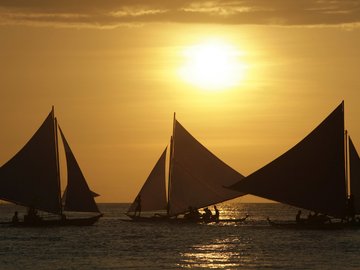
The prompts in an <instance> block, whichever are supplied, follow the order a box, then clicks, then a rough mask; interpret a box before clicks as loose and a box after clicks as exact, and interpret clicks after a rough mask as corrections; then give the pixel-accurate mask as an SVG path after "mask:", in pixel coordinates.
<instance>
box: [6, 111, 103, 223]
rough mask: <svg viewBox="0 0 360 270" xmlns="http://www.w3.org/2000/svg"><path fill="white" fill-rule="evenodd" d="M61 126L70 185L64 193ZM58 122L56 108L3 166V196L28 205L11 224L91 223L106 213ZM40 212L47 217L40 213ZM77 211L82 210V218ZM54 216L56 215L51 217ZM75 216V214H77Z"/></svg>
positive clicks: (13, 201)
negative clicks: (25, 211) (60, 155)
mask: <svg viewBox="0 0 360 270" xmlns="http://www.w3.org/2000/svg"><path fill="white" fill-rule="evenodd" d="M58 129H59V131H60V135H61V139H62V142H63V146H64V151H65V160H66V166H67V187H66V189H65V190H66V194H64V195H65V196H63V197H62V196H61V184H60V183H61V181H60V162H59V140H58ZM96 195H98V194H96V193H94V192H92V191H91V190H90V188H89V186H88V184H87V182H86V179H85V177H84V175H83V173H82V171H81V169H80V167H79V164H78V162H77V161H76V159H75V156H74V154H73V152H72V150H71V148H70V146H69V144H68V142H67V140H66V138H65V135H64V133H63V132H62V130H61V128H60V126H59V125H58V122H57V119H56V118H55V113H54V107H52V110H51V112H50V113H49V115H48V116H47V118H46V119H45V121H44V122H43V123H42V125H41V126H40V128H39V129H38V130H37V131H36V132H35V134H34V135H33V136H32V138H31V139H30V140H29V141H28V142H27V143H26V144H25V146H24V147H23V148H22V149H21V150H20V151H19V152H18V153H17V154H16V155H15V156H14V157H13V158H11V159H10V160H9V161H8V162H6V163H5V164H4V165H2V166H1V167H0V199H1V200H3V201H7V202H10V203H14V204H16V205H20V206H24V207H27V208H28V214H27V215H26V216H24V220H20V218H18V217H17V212H16V213H15V216H16V220H13V221H9V222H2V224H6V225H11V226H18V227H21V226H26V227H28V226H29V227H41V226H87V225H92V224H94V223H95V222H97V221H98V220H99V218H100V217H101V216H102V215H103V214H102V213H100V211H99V209H98V206H97V205H96V202H95V200H94V197H95V196H96ZM37 211H41V213H42V214H45V213H47V216H44V215H42V216H40V215H38V214H37ZM77 213H82V214H81V217H78V216H77ZM49 214H50V215H52V216H49ZM74 215H75V217H74Z"/></svg>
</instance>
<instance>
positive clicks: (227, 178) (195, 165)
mask: <svg viewBox="0 0 360 270" xmlns="http://www.w3.org/2000/svg"><path fill="white" fill-rule="evenodd" d="M168 152H169V153H168ZM167 154H168V155H169V157H168V158H166V157H167ZM167 168H168V174H167V173H166V171H167ZM243 177H244V176H243V175H241V174H240V173H239V172H237V171H236V170H234V169H232V168H231V167H230V166H228V165H227V164H225V163H224V162H223V161H222V160H220V159H219V158H218V157H216V156H215V155H214V154H213V153H211V152H210V151H209V150H208V149H207V148H205V147H204V146H203V145H202V144H201V143H200V142H199V141H197V140H196V139H195V138H194V137H193V136H192V135H191V134H190V133H189V132H188V131H187V130H186V129H185V128H184V127H183V126H182V125H181V124H180V123H179V122H178V121H177V120H176V118H175V114H174V120H173V135H172V136H171V139H170V149H169V151H167V147H166V148H165V150H164V151H163V152H162V154H161V156H160V158H159V160H158V161H157V163H156V164H155V167H154V168H153V170H152V171H151V173H150V175H149V177H148V178H147V180H146V181H145V183H144V185H143V186H142V188H141V189H140V191H139V193H138V195H137V196H136V198H135V200H134V202H133V203H132V204H131V205H130V208H129V210H128V212H127V215H128V216H129V217H131V218H132V220H137V221H139V220H161V219H162V220H167V221H169V220H172V219H176V217H178V216H179V215H182V214H184V213H186V212H188V211H189V207H191V208H192V209H199V208H203V207H207V206H210V205H214V204H217V203H220V202H223V201H227V200H230V199H234V198H236V197H239V196H241V195H244V194H243V193H240V192H237V191H233V190H229V189H226V188H224V185H231V184H233V183H235V181H237V180H238V179H242V178H243ZM139 200H141V212H142V213H143V212H158V213H156V215H155V216H152V217H146V216H141V217H139V216H137V215H135V213H136V208H137V207H138V206H139V203H140V201H139ZM179 219H180V218H179ZM179 219H177V220H179ZM238 221H240V220H238Z"/></svg>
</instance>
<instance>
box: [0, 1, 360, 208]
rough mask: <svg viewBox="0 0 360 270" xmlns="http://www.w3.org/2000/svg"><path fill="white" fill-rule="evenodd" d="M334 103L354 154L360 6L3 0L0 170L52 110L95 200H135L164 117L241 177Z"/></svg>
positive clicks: (168, 128)
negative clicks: (340, 110) (175, 121)
mask: <svg viewBox="0 0 360 270" xmlns="http://www.w3.org/2000/svg"><path fill="white" fill-rule="evenodd" d="M342 100H345V124H346V128H347V129H348V130H349V134H350V135H351V136H352V138H353V141H354V143H355V146H357V147H358V149H359V150H360V122H359V117H360V2H359V1H352V0H345V1H336V0H299V1H285V0H284V1H280V0H277V1H267V0H252V1H250V0H243V1H240V0H238V1H237V0H231V1H230V0H229V1H227V0H225V1H191V0H190V1H180V0H175V1H165V0H157V1H149V0H124V1H115V0H105V1H102V0H79V1H71V0H65V1H53V0H51V1H45V0H37V1H35V0H2V1H0V115H1V116H0V126H1V134H0V165H2V164H4V163H5V162H6V161H7V160H9V159H10V158H11V157H12V156H13V155H15V154H16V152H17V151H19V150H20V149H21V147H22V146H23V145H24V144H25V143H26V142H27V141H28V140H29V139H30V137H31V136H32V135H33V134H34V132H35V131H36V130H37V129H38V128H39V126H40V125H41V123H42V122H43V121H44V120H45V118H46V116H47V115H48V113H49V112H50V110H51V106H52V105H54V106H55V114H56V116H57V117H58V120H59V124H60V125H61V127H62V130H63V131H64V133H65V136H66V137H67V139H68V142H69V144H70V146H71V148H72V150H73V151H74V154H75V156H76V157H77V160H78V162H79V164H80V167H81V168H82V170H83V173H84V175H85V176H86V178H87V180H88V183H89V185H90V187H91V189H92V190H94V191H95V192H97V193H99V194H101V197H99V198H97V201H98V202H130V201H132V200H133V199H134V197H135V196H136V194H137V192H138V191H139V189H140V188H141V186H142V184H143V182H144V181H145V179H146V178H147V176H148V174H149V173H150V171H151V169H152V168H153V166H154V165H155V163H156V161H157V159H158V158H159V157H160V154H161V153H162V151H163V149H164V148H165V146H166V145H167V144H168V143H169V139H170V136H171V133H172V120H173V113H174V112H176V115H177V119H178V121H179V122H180V123H181V124H182V125H183V126H184V127H185V128H186V129H187V130H188V131H189V132H190V133H191V134H192V135H193V136H194V137H195V138H197V139H198V140H199V141H200V142H201V143H202V144H203V145H204V146H206V147H207V148H208V149H209V150H210V151H212V152H213V153H214V154H216V155H217V156H218V157H219V158H221V159H222V160H223V161H224V162H226V163H227V164H229V165H230V166H231V167H233V168H234V169H236V170H237V171H239V172H240V173H242V174H243V175H248V174H250V173H251V172H253V171H255V170H256V169H258V168H260V167H262V166H264V165H265V164H267V163H268V162H270V161H272V160H273V159H274V158H276V157H278V156H279V155H280V154H282V153H284V152H285V151H286V150H288V149H289V148H291V147H292V146H294V145H295V144H296V143H297V142H299V141H300V140H301V139H302V138H304V137H305V136H306V135H307V134H308V133H309V132H310V131H311V130H312V129H314V128H315V127H316V126H317V125H318V124H319V123H320V122H321V121H322V120H323V119H324V118H325V117H326V116H327V115H328V114H329V113H330V112H331V111H332V110H333V109H335V107H336V106H337V105H339V104H340V103H341V101H342ZM243 200H244V201H246V200H248V201H251V200H252V198H249V197H247V198H244V199H243Z"/></svg>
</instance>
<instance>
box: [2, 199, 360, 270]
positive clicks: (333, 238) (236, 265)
mask: <svg viewBox="0 0 360 270" xmlns="http://www.w3.org/2000/svg"><path fill="white" fill-rule="evenodd" d="M99 206H100V209H101V210H102V212H103V213H104V214H105V216H104V217H103V218H102V219H100V221H99V222H98V223H97V224H96V225H94V226H91V227H63V228H61V227H59V228H3V227H0V270H8V269H9V270H10V269H52V270H55V269H182V268H192V269H360V229H358V230H337V231H310V230H307V231H305V230H304V231H299V230H288V229H276V228H273V227H270V226H268V225H267V222H266V221H265V220H266V217H270V218H271V219H273V220H293V219H294V216H295V214H296V211H297V209H294V208H290V207H287V206H284V205H280V204H242V203H239V202H237V203H235V202H233V203H227V204H221V205H218V206H219V208H220V209H221V214H222V217H223V218H225V217H228V218H239V217H243V216H245V214H246V213H248V214H249V215H250V217H249V218H248V220H247V221H246V222H245V223H243V224H235V223H228V224H166V223H157V224H154V223H153V224H152V223H132V222H124V221H121V219H122V218H125V216H124V215H123V212H125V211H126V209H127V207H128V205H127V204H100V205H99ZM16 209H17V210H18V209H21V208H18V207H17V208H16ZM14 210H15V207H14V206H12V205H5V204H2V205H0V221H5V220H6V219H7V218H9V219H10V218H11V216H12V213H13V212H14ZM21 216H22V215H21Z"/></svg>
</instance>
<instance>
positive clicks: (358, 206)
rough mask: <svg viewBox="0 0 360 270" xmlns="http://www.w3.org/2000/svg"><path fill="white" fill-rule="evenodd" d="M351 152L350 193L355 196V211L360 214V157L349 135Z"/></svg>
mask: <svg viewBox="0 0 360 270" xmlns="http://www.w3.org/2000/svg"><path fill="white" fill-rule="evenodd" d="M349 152H350V193H351V194H352V195H353V197H354V207H355V213H356V214H360V158H359V155H358V153H357V151H356V148H355V146H354V144H353V142H352V140H351V138H350V137H349Z"/></svg>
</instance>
